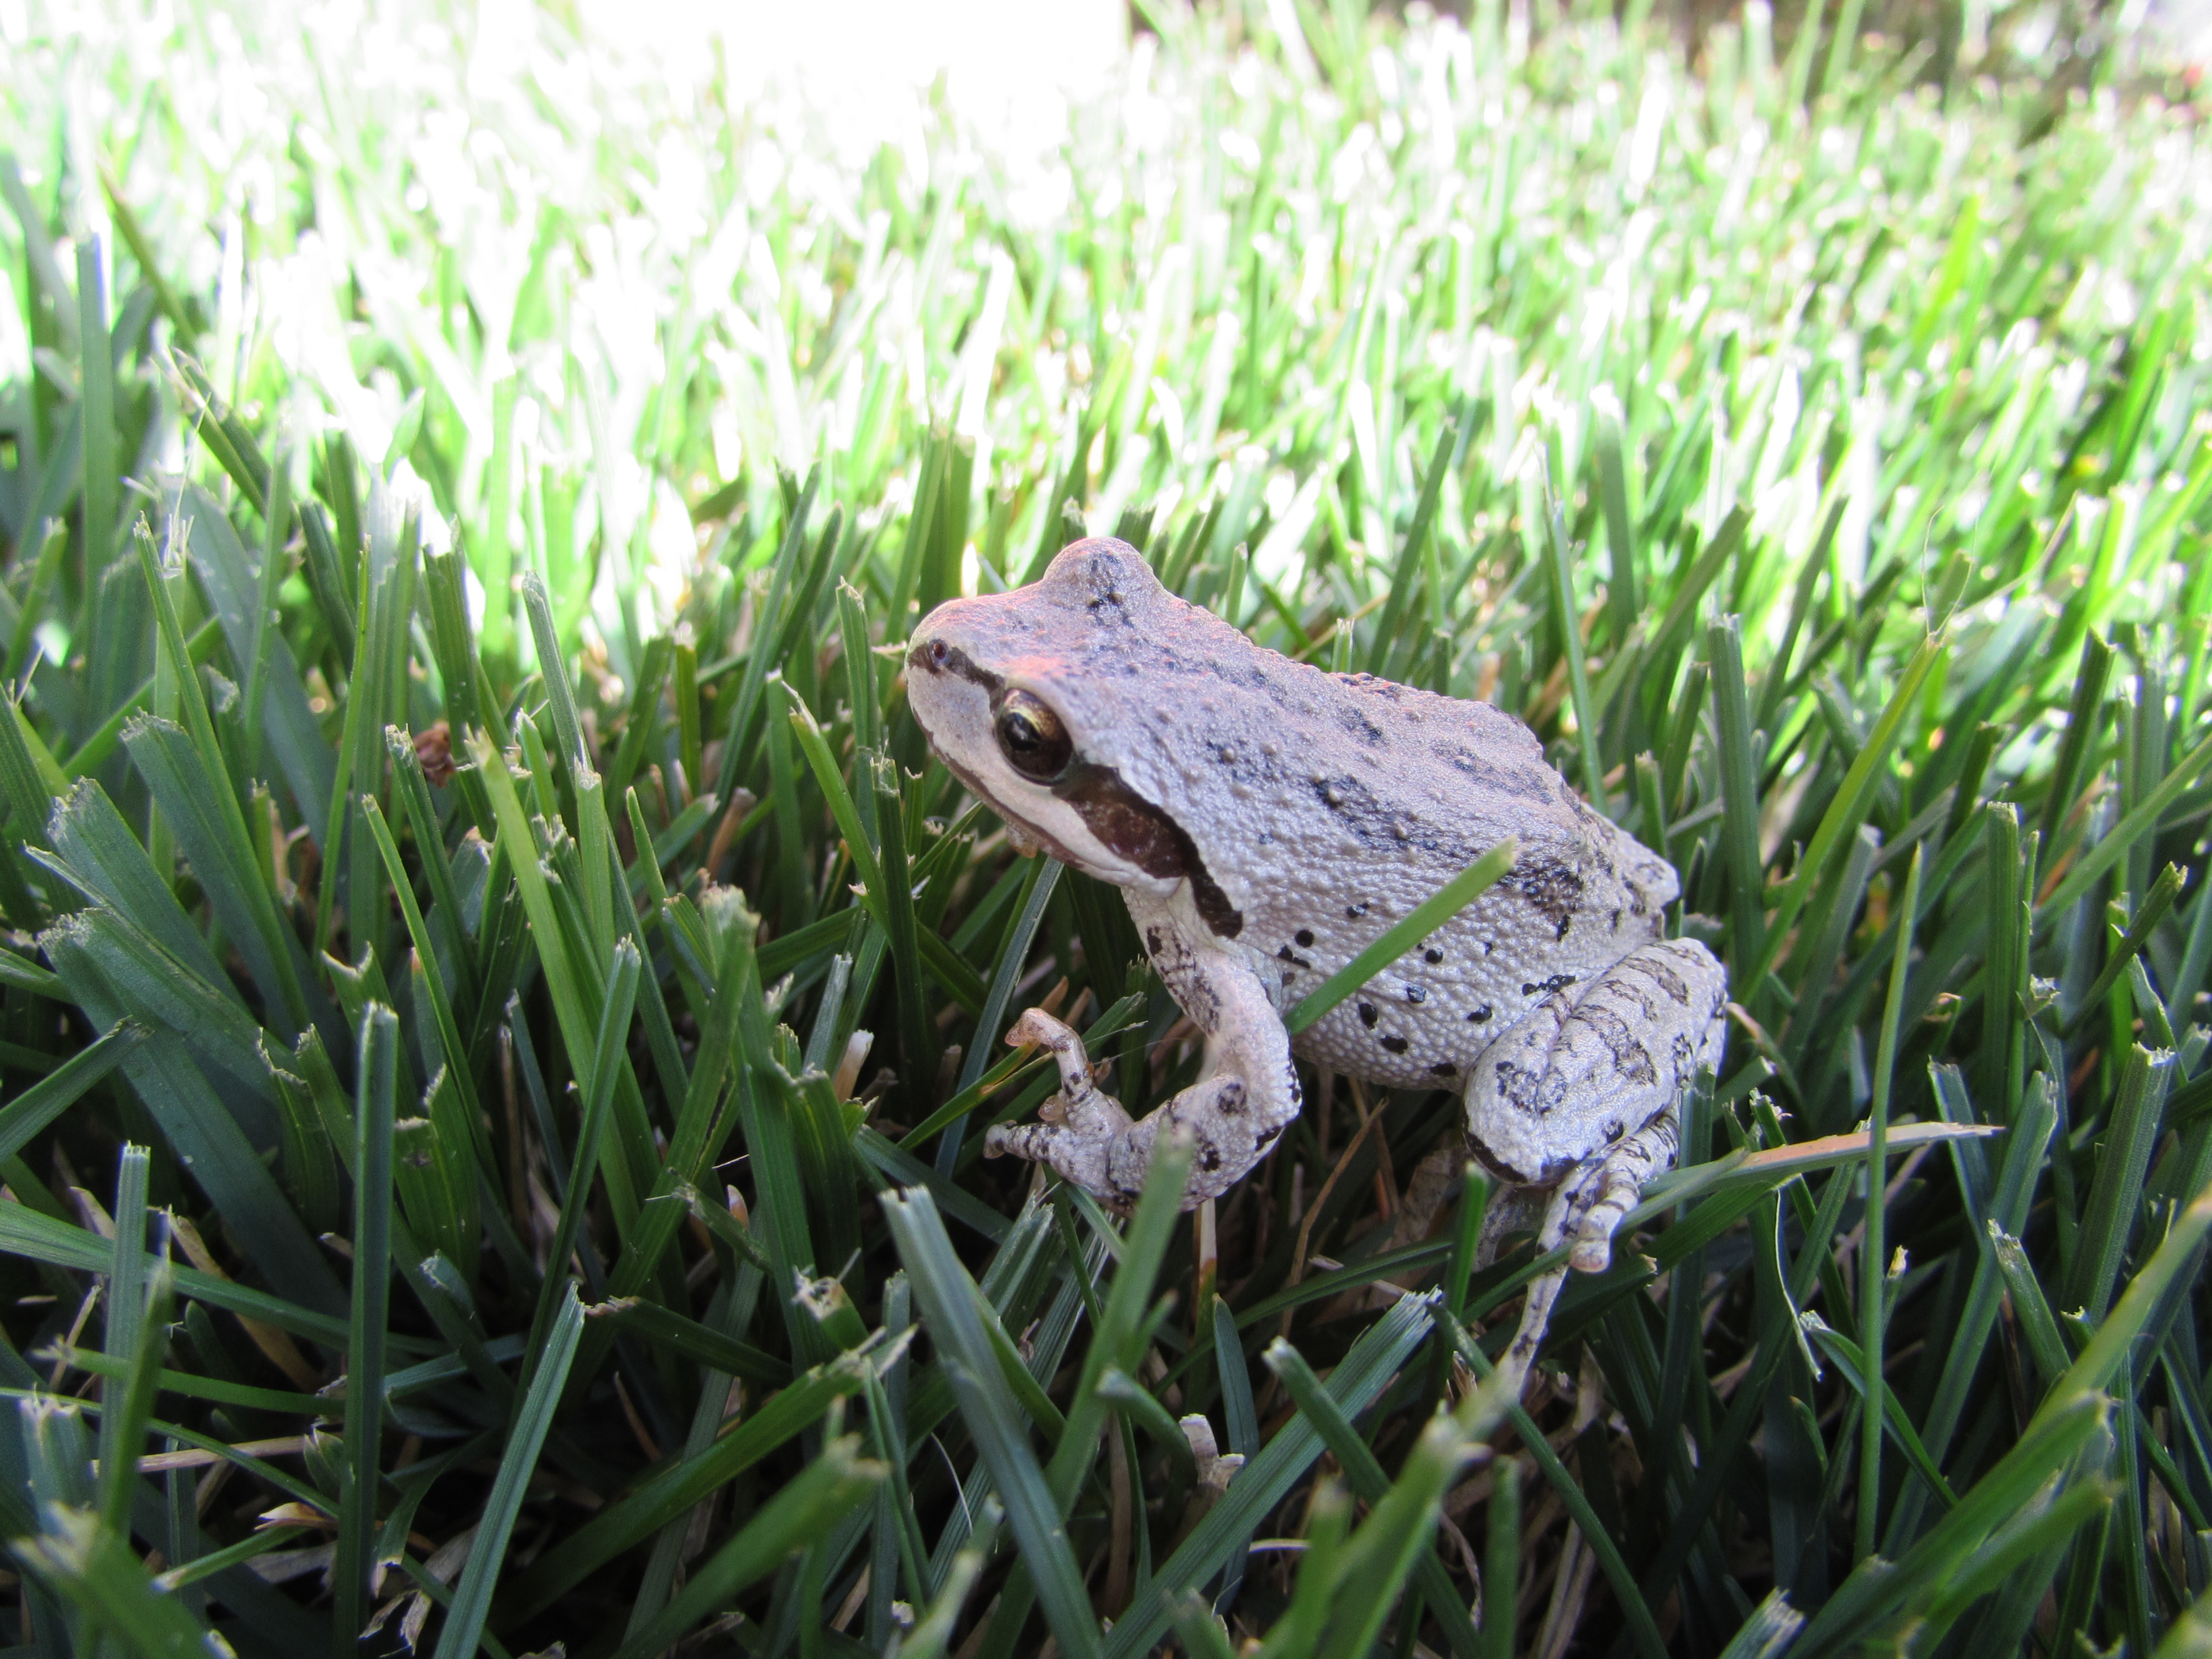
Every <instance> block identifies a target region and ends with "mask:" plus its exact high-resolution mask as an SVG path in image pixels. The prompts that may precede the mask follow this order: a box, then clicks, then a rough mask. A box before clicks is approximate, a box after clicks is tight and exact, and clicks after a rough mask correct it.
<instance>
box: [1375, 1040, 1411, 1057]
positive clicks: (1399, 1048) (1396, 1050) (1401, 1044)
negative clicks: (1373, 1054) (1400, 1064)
mask: <svg viewBox="0 0 2212 1659" xmlns="http://www.w3.org/2000/svg"><path fill="white" fill-rule="evenodd" d="M1376 1042H1380V1043H1381V1044H1382V1045H1383V1047H1384V1048H1388V1049H1389V1051H1390V1052H1391V1053H1392V1054H1404V1053H1405V1052H1406V1050H1407V1048H1410V1047H1411V1046H1412V1045H1411V1044H1410V1043H1408V1042H1407V1041H1406V1039H1405V1038H1403V1037H1401V1036H1386V1037H1377V1038H1376Z"/></svg>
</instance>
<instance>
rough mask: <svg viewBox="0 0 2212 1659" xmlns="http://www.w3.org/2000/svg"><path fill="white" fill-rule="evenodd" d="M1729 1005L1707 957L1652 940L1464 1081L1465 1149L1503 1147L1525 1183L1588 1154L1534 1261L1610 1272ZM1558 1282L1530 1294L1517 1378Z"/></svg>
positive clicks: (1559, 1192) (1549, 1215)
mask: <svg viewBox="0 0 2212 1659" xmlns="http://www.w3.org/2000/svg"><path fill="white" fill-rule="evenodd" d="M1727 994H1728V978H1727V975H1726V972H1725V970H1723V968H1722V967H1721V965H1720V963H1718V962H1717V961H1715V960H1714V959H1713V956H1712V953H1711V951H1707V950H1706V949H1705V947H1704V946H1703V945H1699V944H1697V943H1696V942H1694V941H1692V940H1686V939H1668V940H1662V941H1660V942H1658V943H1656V944H1653V945H1646V946H1644V948H1643V949H1642V950H1639V951H1634V952H1632V953H1631V954H1630V955H1629V956H1628V957H1625V958H1624V959H1623V960H1621V961H1620V962H1619V963H1615V964H1614V965H1613V967H1612V968H1610V969H1607V970H1606V972H1605V973H1603V974H1601V975H1599V976H1598V977H1597V978H1595V979H1594V980H1592V981H1590V982H1589V985H1587V986H1586V987H1583V991H1582V995H1581V996H1580V998H1579V999H1578V1000H1576V1001H1574V1002H1573V1003H1572V1004H1571V1006H1568V1005H1565V1004H1564V1003H1560V1004H1553V1005H1550V1006H1544V1005H1540V1006H1539V1007H1538V1008H1536V1009H1534V1010H1532V1011H1531V1012H1530V1016H1529V1018H1528V1020H1527V1021H1526V1022H1524V1026H1523V1028H1521V1029H1516V1030H1515V1031H1513V1032H1510V1033H1508V1034H1507V1035H1506V1036H1505V1037H1504V1038H1501V1039H1500V1041H1499V1042H1498V1045H1497V1047H1496V1048H1494V1049H1493V1050H1492V1053H1490V1054H1486V1055H1485V1056H1484V1060H1483V1063H1482V1064H1481V1066H1479V1067H1478V1069H1477V1072H1476V1074H1475V1076H1474V1078H1472V1079H1470V1080H1469V1088H1468V1128H1469V1133H1470V1134H1471V1135H1472V1136H1474V1138H1475V1139H1478V1140H1480V1141H1481V1142H1482V1143H1483V1144H1484V1145H1485V1146H1487V1147H1489V1148H1491V1149H1492V1150H1493V1152H1494V1151H1495V1149H1497V1148H1498V1147H1499V1146H1504V1147H1508V1148H1510V1151H1511V1154H1512V1155H1513V1156H1515V1157H1516V1160H1517V1161H1518V1162H1519V1163H1520V1164H1522V1167H1527V1168H1530V1169H1531V1170H1532V1172H1533V1170H1534V1167H1535V1165H1536V1162H1537V1160H1538V1159H1540V1158H1542V1157H1543V1156H1544V1155H1545V1153H1546V1152H1547V1151H1548V1150H1550V1149H1551V1148H1555V1147H1556V1146H1558V1145H1559V1143H1560V1142H1565V1144H1566V1145H1567V1146H1574V1145H1576V1144H1577V1142H1579V1143H1580V1145H1582V1146H1589V1145H1590V1144H1591V1143H1592V1142H1593V1141H1595V1142H1596V1143H1598V1145H1597V1149H1596V1150H1595V1152H1592V1153H1590V1154H1589V1156H1588V1157H1585V1158H1583V1159H1582V1160H1581V1161H1580V1162H1578V1163H1577V1164H1574V1165H1573V1166H1572V1167H1571V1168H1570V1169H1568V1170H1566V1171H1565V1174H1564V1175H1562V1176H1559V1178H1558V1180H1557V1183H1556V1185H1555V1186H1553V1188H1551V1198H1550V1202H1549V1205H1548V1206H1547V1209H1546V1211H1545V1215H1544V1225H1543V1227H1542V1229H1541V1231H1540V1232H1539V1234H1538V1237H1537V1243H1538V1248H1539V1249H1541V1250H1543V1251H1550V1250H1553V1249H1557V1248H1558V1247H1559V1245H1560V1244H1561V1243H1567V1244H1569V1246H1570V1249H1569V1254H1568V1262H1569V1265H1570V1266H1571V1267H1574V1268H1575V1269H1577V1270H1578V1271H1580V1272H1583V1273H1601V1272H1603V1271H1604V1270H1605V1268H1606V1267H1607V1266H1608V1265H1610V1263H1611V1262H1612V1260H1613V1230H1614V1229H1615V1228H1617V1227H1618V1226H1619V1225H1620V1221H1621V1218H1622V1217H1624V1216H1626V1214H1627V1213H1628V1212H1629V1211H1631V1210H1632V1209H1633V1208H1634V1207H1635V1206H1636V1204H1637V1200H1638V1196H1639V1194H1641V1192H1642V1189H1643V1187H1644V1183H1645V1182H1648V1181H1650V1179H1651V1178H1652V1177H1653V1176H1656V1175H1658V1174H1660V1173H1661V1172H1662V1171H1663V1170H1667V1169H1668V1168H1669V1167H1671V1166H1672V1165H1673V1164H1674V1153H1675V1149H1676V1147H1677V1146H1678V1145H1679V1142H1680V1110H1681V1101H1682V1097H1683V1096H1684V1094H1685V1093H1686V1092H1687V1091H1688V1090H1689V1088H1690V1087H1691V1085H1692V1084H1693V1083H1695V1082H1696V1080H1697V1078H1698V1075H1699V1072H1700V1071H1702V1070H1706V1069H1713V1068H1717V1066H1718V1065H1719V1062H1720V1058H1721V1048H1722V1040H1723V1035H1724V1027H1723V1021H1722V1018H1721V1010H1722V1007H1723V1003H1724V1001H1725V999H1726V997H1727ZM1547 1141H1548V1143H1549V1146H1547ZM1538 1190H1541V1189H1538ZM1564 1283H1565V1269H1564V1268H1562V1269H1559V1270H1558V1271H1556V1272H1553V1273H1547V1274H1546V1275H1545V1276H1544V1277H1543V1278H1541V1279H1537V1280H1536V1281H1535V1282H1534V1283H1533V1284H1531V1285H1529V1287H1528V1301H1527V1304H1526V1306H1525V1307H1524V1308H1523V1310H1522V1316H1521V1327H1520V1329H1519V1331H1518V1332H1517V1333H1516V1334H1515V1336H1514V1339H1513V1346H1512V1348H1511V1350H1510V1354H1509V1358H1511V1359H1512V1361H1513V1362H1514V1363H1515V1364H1516V1365H1517V1367H1518V1370H1517V1372H1516V1376H1518V1375H1520V1374H1525V1372H1526V1370H1527V1369H1528V1364H1529V1362H1530V1361H1532V1360H1533V1359H1534V1358H1535V1353H1536V1348H1537V1346H1538V1345H1539V1344H1540V1343H1541V1341H1542V1340H1543V1337H1544V1331H1545V1328H1546V1327H1547V1325H1548V1324H1549V1323H1550V1321H1551V1313H1552V1304H1553V1303H1554V1302H1555V1301H1557V1300H1558V1298H1559V1291H1560V1289H1561V1287H1562V1286H1563V1285H1564Z"/></svg>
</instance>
